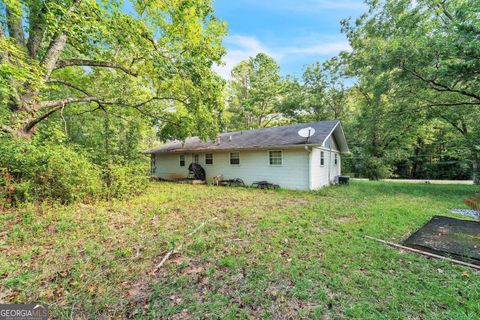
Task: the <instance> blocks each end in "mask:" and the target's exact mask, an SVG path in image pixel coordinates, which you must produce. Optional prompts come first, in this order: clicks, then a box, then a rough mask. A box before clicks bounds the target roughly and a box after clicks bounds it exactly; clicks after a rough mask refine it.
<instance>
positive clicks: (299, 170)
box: [155, 147, 310, 190]
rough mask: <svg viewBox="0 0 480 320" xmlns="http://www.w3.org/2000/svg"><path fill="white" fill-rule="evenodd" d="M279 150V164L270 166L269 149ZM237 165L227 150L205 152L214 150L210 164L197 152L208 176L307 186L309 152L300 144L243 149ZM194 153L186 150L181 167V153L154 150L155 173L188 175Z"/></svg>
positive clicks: (304, 188)
mask: <svg viewBox="0 0 480 320" xmlns="http://www.w3.org/2000/svg"><path fill="white" fill-rule="evenodd" d="M276 150H281V151H282V158H283V159H282V165H281V166H270V165H269V158H268V156H269V153H268V151H276ZM239 152H240V165H230V151H228V152H225V151H222V152H207V153H212V154H213V165H206V164H205V152H199V153H198V154H199V164H200V165H201V166H202V167H203V168H204V169H205V173H206V175H207V180H208V181H211V180H212V177H213V176H218V175H221V174H223V177H224V179H234V178H240V179H242V180H243V181H244V182H245V183H246V184H247V185H250V184H252V183H253V182H255V181H261V180H267V181H268V182H271V183H275V184H278V185H280V187H282V188H285V189H302V190H308V189H309V188H310V181H309V180H310V179H309V174H310V170H309V166H310V165H309V164H310V153H309V152H308V151H306V150H305V149H304V148H303V147H302V148H297V149H269V150H243V151H239ZM192 159H193V154H192V153H186V154H185V167H180V154H179V153H174V154H171V153H170V154H167V153H165V154H157V155H156V161H155V167H156V169H155V176H157V177H161V178H164V179H174V178H180V177H187V175H188V166H189V165H190V163H191V162H192Z"/></svg>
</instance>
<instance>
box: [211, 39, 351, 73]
mask: <svg viewBox="0 0 480 320" xmlns="http://www.w3.org/2000/svg"><path fill="white" fill-rule="evenodd" d="M296 42H297V43H298V42H299V41H296ZM306 42H308V45H305V46H302V45H296V46H291V45H290V46H285V47H273V48H271V47H268V46H267V45H265V44H263V43H262V42H261V41H260V40H258V39H257V38H255V37H251V36H244V35H231V36H228V37H227V38H226V39H225V41H224V45H225V46H226V47H227V54H226V56H225V57H224V58H223V61H224V65H221V66H215V67H214V70H215V71H216V72H217V73H218V74H219V75H220V76H221V77H223V78H224V79H229V78H230V77H231V75H230V72H231V70H232V69H233V67H234V66H235V65H237V64H238V63H239V62H241V61H243V60H246V59H248V58H249V57H253V56H255V55H257V54H258V53H266V54H268V55H269V56H271V57H272V58H274V59H275V60H276V61H277V62H278V63H281V62H282V60H286V59H288V60H292V59H299V58H302V57H304V56H313V57H315V56H316V57H319V58H320V57H325V56H334V55H336V54H338V53H339V52H340V51H349V50H350V49H351V48H350V45H349V44H348V42H347V41H345V40H341V41H319V40H317V43H312V41H306V40H302V41H301V43H306ZM290 43H291V41H290Z"/></svg>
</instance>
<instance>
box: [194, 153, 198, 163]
mask: <svg viewBox="0 0 480 320" xmlns="http://www.w3.org/2000/svg"><path fill="white" fill-rule="evenodd" d="M193 162H194V163H198V154H194V155H193Z"/></svg>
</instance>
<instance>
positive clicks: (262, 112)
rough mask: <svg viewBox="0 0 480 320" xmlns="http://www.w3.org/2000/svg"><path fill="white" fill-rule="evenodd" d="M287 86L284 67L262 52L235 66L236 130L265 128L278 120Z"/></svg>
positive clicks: (233, 118)
mask: <svg viewBox="0 0 480 320" xmlns="http://www.w3.org/2000/svg"><path fill="white" fill-rule="evenodd" d="M284 89H285V83H284V82H283V80H282V79H281V77H280V67H279V66H278V64H277V63H276V62H275V60H274V59H272V58H271V57H269V56H267V55H266V54H264V53H259V54H257V55H256V56H255V57H251V58H250V59H248V60H245V61H242V62H240V63H239V64H238V65H237V66H235V67H234V68H233V70H232V80H231V82H230V91H231V92H230V98H229V112H230V113H231V115H232V116H231V123H230V124H231V126H232V127H233V128H232V129H238V130H239V129H252V128H262V127H268V126H272V125H275V124H276V123H278V121H279V120H281V113H280V110H279V103H280V101H281V99H282V94H283V92H284Z"/></svg>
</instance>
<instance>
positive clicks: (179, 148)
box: [146, 120, 339, 154]
mask: <svg viewBox="0 0 480 320" xmlns="http://www.w3.org/2000/svg"><path fill="white" fill-rule="evenodd" d="M338 123H339V121H338V120H328V121H319V122H311V123H302V124H295V125H290V126H282V127H272V128H262V129H255V130H246V131H237V132H227V133H222V134H220V136H219V138H218V139H217V140H215V141H202V140H200V139H199V138H198V137H193V138H188V139H187V140H186V141H185V142H184V143H183V142H182V141H174V142H170V143H167V144H165V145H162V146H160V147H158V148H155V149H152V150H149V151H147V152H146V153H149V154H157V153H166V152H185V151H208V150H231V149H253V148H265V147H279V146H292V145H321V144H322V143H323V142H324V141H325V139H326V138H327V137H328V135H329V134H330V133H331V132H332V130H333V129H335V127H336V126H337V124H338ZM306 127H312V128H314V129H315V134H314V135H313V136H311V137H310V138H309V139H308V141H307V139H306V138H302V137H300V136H299V135H298V130H300V129H303V128H306ZM230 137H231V138H230Z"/></svg>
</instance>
